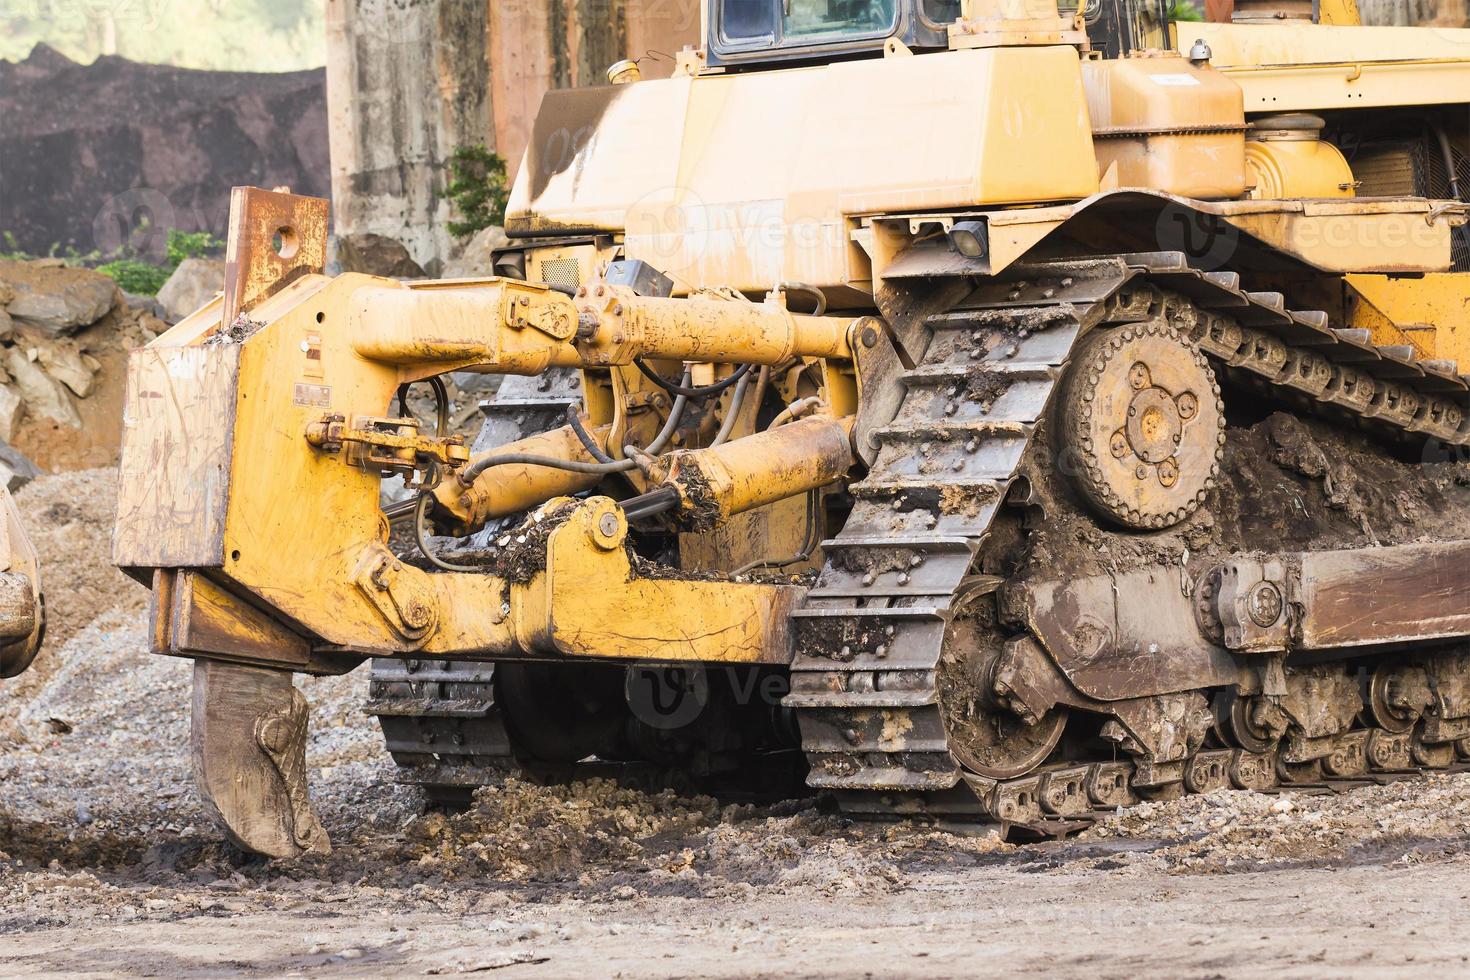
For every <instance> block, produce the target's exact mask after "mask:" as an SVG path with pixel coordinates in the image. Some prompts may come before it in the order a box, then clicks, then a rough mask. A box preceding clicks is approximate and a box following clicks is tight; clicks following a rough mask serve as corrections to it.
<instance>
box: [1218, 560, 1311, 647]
mask: <svg viewBox="0 0 1470 980" xmlns="http://www.w3.org/2000/svg"><path fill="white" fill-rule="evenodd" d="M1295 592H1296V589H1295V588H1294V587H1293V582H1292V581H1291V579H1290V578H1289V577H1288V573H1287V569H1286V566H1285V565H1284V564H1283V563H1282V562H1280V561H1276V560H1269V561H1264V562H1256V561H1236V562H1227V563H1225V564H1222V565H1217V566H1215V567H1214V568H1212V569H1210V570H1209V571H1208V572H1206V573H1205V574H1204V575H1203V576H1202V577H1201V579H1200V581H1199V583H1198V584H1197V585H1196V587H1195V594H1196V596H1197V597H1198V598H1199V603H1198V605H1197V607H1196V609H1197V612H1198V614H1199V617H1200V627H1201V631H1202V632H1204V633H1205V634H1206V635H1207V636H1210V637H1211V638H1212V639H1215V640H1216V641H1217V642H1219V643H1221V644H1222V645H1223V646H1225V647H1226V648H1227V649H1230V650H1237V651H1240V652H1242V653H1267V652H1272V651H1280V650H1285V649H1286V648H1287V646H1288V645H1289V644H1290V641H1291V620H1292V617H1291V609H1290V604H1291V597H1292V596H1293V595H1294V594H1295Z"/></svg>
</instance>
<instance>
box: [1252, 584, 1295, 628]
mask: <svg viewBox="0 0 1470 980" xmlns="http://www.w3.org/2000/svg"><path fill="white" fill-rule="evenodd" d="M1285 608H1286V601H1285V600H1284V599H1283V598H1282V596H1281V590H1280V589H1278V588H1277V587H1276V585H1275V584H1274V583H1272V582H1260V583H1258V584H1257V585H1256V586H1255V587H1254V588H1253V589H1251V593H1250V597H1249V598H1248V599H1247V600H1246V612H1247V613H1249V614H1250V618H1251V620H1252V621H1253V622H1254V623H1255V624H1256V625H1257V626H1261V627H1268V626H1275V625H1276V624H1277V623H1278V622H1279V621H1280V620H1281V614H1282V612H1283V611H1284V610H1285Z"/></svg>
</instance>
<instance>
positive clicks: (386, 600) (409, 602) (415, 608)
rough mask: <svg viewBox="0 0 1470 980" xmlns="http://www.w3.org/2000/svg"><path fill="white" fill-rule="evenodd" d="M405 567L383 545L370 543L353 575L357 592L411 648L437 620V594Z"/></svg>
mask: <svg viewBox="0 0 1470 980" xmlns="http://www.w3.org/2000/svg"><path fill="white" fill-rule="evenodd" d="M404 571H405V569H404V566H403V564H402V563H401V562H399V560H398V559H397V558H395V557H394V556H393V553H392V552H390V551H389V550H388V549H387V548H386V547H384V546H383V545H382V544H377V543H374V544H372V545H369V546H368V548H367V549H366V551H365V554H364V555H363V558H362V560H361V561H360V562H359V563H358V566H357V574H356V575H354V576H353V581H354V583H356V585H357V588H358V589H359V591H361V592H362V594H363V595H365V596H367V598H368V601H369V602H371V603H372V604H373V607H374V608H376V609H377V610H378V612H379V613H381V614H382V616H383V619H385V620H387V622H388V625H389V626H391V627H392V628H393V632H395V633H397V634H398V635H399V636H400V637H402V638H403V639H404V640H406V641H408V642H409V643H410V644H412V645H413V647H415V648H416V647H418V646H421V645H422V644H423V643H424V641H425V640H427V639H428V638H429V635H430V634H431V633H433V631H434V627H435V626H436V625H437V623H438V620H439V615H438V603H437V601H436V597H435V596H434V595H433V594H432V592H430V591H429V587H428V586H427V584H422V585H421V584H420V583H419V582H418V581H417V580H415V579H414V578H413V577H411V576H409V575H405V574H404Z"/></svg>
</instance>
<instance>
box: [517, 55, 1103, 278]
mask: <svg viewBox="0 0 1470 980" xmlns="http://www.w3.org/2000/svg"><path fill="white" fill-rule="evenodd" d="M556 116H560V117H562V118H563V121H564V125H563V126H560V127H558V126H555V125H552V123H551V117H556ZM543 117H548V118H547V121H546V125H545V126H544V127H543V128H544V129H545V140H546V142H547V144H548V145H547V146H546V147H543V148H540V149H538V148H537V147H536V146H535V145H533V147H532V156H531V157H530V158H528V168H529V170H530V173H529V174H526V175H523V177H522V179H520V180H518V181H517V184H516V188H515V191H514V193H513V194H512V198H511V203H510V208H509V219H508V226H509V227H511V228H512V229H513V230H520V231H525V232H534V231H550V230H556V229H558V228H586V227H596V228H602V229H606V230H618V229H626V234H627V237H626V246H627V251H628V254H629V255H630V257H634V258H643V259H647V260H648V261H650V262H652V263H653V264H654V265H655V266H657V267H659V268H661V269H663V270H665V271H667V272H669V273H670V274H671V275H673V276H674V278H675V282H676V284H677V285H678V287H679V289H680V290H681V291H683V290H687V289H689V288H692V287H694V286H700V285H711V286H713V285H728V286H735V287H737V288H741V289H749V290H764V289H769V288H770V287H771V286H773V285H774V284H775V283H776V282H779V281H780V280H782V279H796V280H799V281H803V282H809V283H812V284H815V285H820V286H833V285H841V284H845V283H848V282H851V281H860V280H862V279H864V278H866V275H867V272H866V269H855V268H853V267H852V266H853V258H852V250H853V246H852V243H851V240H850V234H851V228H852V222H851V219H852V218H853V216H855V215H859V214H868V213H881V212H891V211H903V210H924V209H933V208H959V207H974V206H977V205H983V204H1007V203H1029V202H1037V201H1055V200H1067V199H1075V198H1080V197H1085V196H1087V195H1088V194H1091V193H1093V192H1094V191H1096V190H1097V186H1098V183H1097V163H1096V158H1095V157H1094V155H1093V148H1092V138H1091V132H1090V125H1089V122H1088V116H1087V106H1086V99H1085V96H1084V93H1083V90H1082V80H1081V70H1080V67H1079V62H1078V54H1077V52H1076V50H1075V49H1073V48H1071V47H1028V48H998V49H984V50H970V51H955V52H949V53H946V54H936V55H929V56H925V57H922V58H900V59H883V60H865V61H854V62H844V63H838V64H832V65H826V66H823V67H820V68H804V69H796V70H790V71H777V72H754V73H748V74H738V75H711V76H705V77H701V78H692V79H691V78H677V79H670V80H668V81H658V82H641V83H638V84H635V85H626V86H618V87H617V90H616V93H615V94H606V93H604V94H599V95H596V96H593V95H588V94H585V93H578V94H566V93H554V94H553V96H550V97H548V99H547V102H546V105H545V107H544V108H543ZM568 128H573V129H580V130H584V131H585V132H586V135H585V136H584V137H582V138H581V139H572V140H570V142H569V141H568V137H567V136H566V135H565V134H564V132H563V130H566V129H568ZM568 145H570V146H572V147H574V148H575V149H574V150H573V151H571V153H570V156H569V155H568V151H566V150H564V149H563V147H566V146H568Z"/></svg>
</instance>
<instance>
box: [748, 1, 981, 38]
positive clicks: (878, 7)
mask: <svg viewBox="0 0 1470 980" xmlns="http://www.w3.org/2000/svg"><path fill="white" fill-rule="evenodd" d="M927 2H929V3H935V2H936V0H927ZM947 2H950V0H938V3H939V5H940V6H944V5H945V4H946V3H947ZM954 2H955V3H956V5H957V3H958V0H954ZM897 24H898V0H724V2H723V3H721V4H720V34H721V36H722V38H723V39H724V40H726V41H728V42H730V43H732V44H736V45H744V44H751V43H764V44H768V45H781V44H788V43H790V44H809V43H813V42H819V41H824V40H833V41H835V40H841V39H845V38H863V37H873V36H885V35H887V34H889V33H891V32H892V31H893V30H894V29H895V28H896V27H897Z"/></svg>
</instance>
